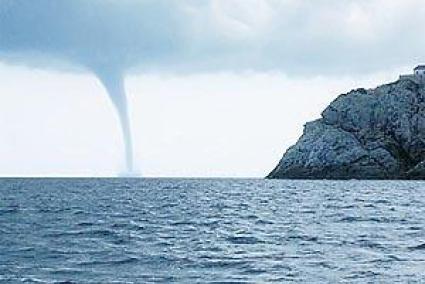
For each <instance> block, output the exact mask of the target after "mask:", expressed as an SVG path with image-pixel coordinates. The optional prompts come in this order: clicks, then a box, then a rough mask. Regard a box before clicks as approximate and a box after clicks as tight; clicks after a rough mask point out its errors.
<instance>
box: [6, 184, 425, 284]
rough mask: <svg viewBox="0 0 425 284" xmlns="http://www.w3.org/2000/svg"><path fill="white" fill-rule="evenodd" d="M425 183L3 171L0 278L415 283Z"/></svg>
mask: <svg viewBox="0 0 425 284" xmlns="http://www.w3.org/2000/svg"><path fill="white" fill-rule="evenodd" d="M424 211H425V182H418V181H411V182H410V181H276V180H272V181H269V180H248V179H235V180H232V179H0V283H21V282H25V283H170V282H178V283H223V282H227V283H265V282H276V283H282V282H283V283H285V282H295V283H336V282H341V283H376V282H379V283H407V282H409V283H421V282H422V281H423V280H424V279H425V230H424V224H425V212H424Z"/></svg>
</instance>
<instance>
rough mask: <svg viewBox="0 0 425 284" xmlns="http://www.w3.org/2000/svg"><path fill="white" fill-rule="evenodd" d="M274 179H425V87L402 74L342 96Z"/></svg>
mask: <svg viewBox="0 0 425 284" xmlns="http://www.w3.org/2000/svg"><path fill="white" fill-rule="evenodd" d="M268 178H292V179H425V85H423V84H421V83H418V82H416V81H415V80H410V79H403V78H402V79H400V80H398V81H396V82H394V83H391V84H387V85H383V86H380V87H378V88H376V89H373V90H365V89H357V90H353V91H351V92H349V93H347V94H343V95H340V96H339V97H338V98H337V99H336V100H334V101H333V102H332V103H331V104H330V105H329V106H328V107H327V108H326V109H325V110H324V111H323V112H322V117H321V118H320V119H318V120H316V121H313V122H309V123H307V124H306V125H305V127H304V133H303V135H302V136H301V138H300V139H299V140H298V142H297V143H296V144H295V145H294V146H292V147H290V148H289V149H288V150H287V152H286V153H285V154H284V156H283V158H282V159H281V161H280V162H279V164H278V165H277V166H276V168H275V169H274V170H273V171H272V172H271V173H270V174H269V175H268Z"/></svg>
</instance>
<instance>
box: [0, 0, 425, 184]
mask: <svg viewBox="0 0 425 284" xmlns="http://www.w3.org/2000/svg"><path fill="white" fill-rule="evenodd" d="M424 26H425V6H424V5H423V3H422V1H419V0H407V1H406V0H404V1H401V0H400V1H398V0H393V1H388V0H387V1H384V0H368V1H362V0H358V1H350V0H342V1H330V0H319V1H300V0H287V1H285V0H282V1H280V0H222V1H220V0H217V1H184V0H181V1H172V0H169V1H165V0H164V1H161V0H155V1H149V0H147V1H137V0H133V1H132V0H120V1H114V0H102V1H100V0H91V1H86V0H84V1H83V0H73V1H49V0H32V1H24V0H0V80H1V83H0V93H1V94H2V97H1V98H0V100H1V103H0V129H1V132H2V139H0V154H1V156H2V157H4V158H2V160H1V161H0V174H3V175H46V174H48V175H114V174H116V173H117V172H120V171H121V170H122V167H123V161H122V159H123V158H122V153H121V150H120V149H121V148H122V142H121V138H120V133H119V132H120V131H119V125H118V123H117V121H116V120H117V118H116V116H115V115H114V113H113V112H112V110H113V109H112V106H111V103H110V102H109V101H108V100H107V97H106V95H105V91H104V89H103V88H102V86H101V85H100V83H99V81H98V80H97V79H96V74H98V73H99V72H100V71H99V70H109V71H111V70H113V72H116V73H121V74H123V75H124V76H125V77H124V78H125V88H126V91H127V95H128V97H129V99H130V102H131V104H130V112H131V113H130V120H131V124H132V129H133V134H132V135H133V138H134V151H135V154H134V156H135V163H136V166H137V167H138V168H140V169H141V170H142V172H143V174H144V175H147V176H263V175H265V174H267V171H269V170H271V169H272V168H273V166H274V165H275V163H276V162H277V161H278V159H279V158H280V156H281V155H282V154H283V152H284V150H285V149H286V147H288V146H289V145H290V144H292V143H294V142H295V140H296V138H297V137H298V136H299V135H300V133H301V131H302V124H303V123H304V122H306V121H307V120H311V119H314V118H316V117H318V115H319V114H320V111H321V110H322V109H323V108H324V107H325V106H326V105H327V104H328V103H329V102H330V101H331V100H332V99H333V98H335V97H336V96H337V95H338V94H339V93H341V92H346V91H349V89H350V88H354V87H373V86H375V85H377V84H379V83H381V82H382V83H383V82H385V81H386V80H393V79H396V78H397V75H398V73H401V72H410V69H411V67H413V66H414V65H415V64H418V63H423V62H425V58H424V57H425V53H424V52H423V50H425V38H424V37H423V30H422V28H423V27H424Z"/></svg>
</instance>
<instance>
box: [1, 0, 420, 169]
mask: <svg viewBox="0 0 425 284" xmlns="http://www.w3.org/2000/svg"><path fill="white" fill-rule="evenodd" d="M388 19H391V20H388ZM424 24H425V8H424V6H423V5H422V2H421V1H420V0H403V1H402V0H395V1H386V0H367V1H366V0H364V1H363V0H344V1H328V0H318V1H314V2H312V1H292V0H282V1H281V0H216V1H208V0H205V1H193V0H119V1H117V0H72V1H71V0H62V1H54V0H31V1H28V0H0V61H2V62H5V63H9V64H22V65H26V66H30V67H36V68H45V69H53V70H63V71H69V72H89V73H92V74H95V75H96V76H97V78H98V79H99V80H100V81H101V82H102V84H103V86H104V87H105V89H106V91H107V93H108V94H109V98H110V100H111V101H112V103H113V105H114V107H115V109H116V112H117V114H118V118H119V121H120V124H121V129H122V134H123V140H124V144H125V157H126V165H127V171H128V172H131V171H133V170H134V166H133V154H132V151H133V149H132V139H131V131H130V123H129V114H128V112H129V107H128V104H127V98H126V94H125V87H124V79H125V76H126V74H128V73H134V72H139V73H171V74H178V75H181V74H188V73H199V72H209V73H211V72H222V71H230V72H240V71H246V70H248V71H254V72H269V71H277V72H281V73H286V74H290V75H293V76H324V75H325V76H327V75H332V76H337V75H338V76H339V75H341V74H364V73H367V72H375V71H379V70H382V69H383V68H396V67H399V66H402V65H413V64H416V63H418V62H425V56H424V55H423V49H424V48H425V39H424V38H423V37H422V27H423V26H424ZM401 35H402V36H403V40H400V36H401ZM382 46H385V47H386V48H385V49H382ZM365 63H367V64H365Z"/></svg>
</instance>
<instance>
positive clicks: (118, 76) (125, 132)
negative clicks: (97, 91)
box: [96, 70, 135, 175]
mask: <svg viewBox="0 0 425 284" xmlns="http://www.w3.org/2000/svg"><path fill="white" fill-rule="evenodd" d="M96 75H97V77H98V78H99V80H100V81H101V82H102V84H103V86H104V87H105V89H106V91H107V92H108V95H109V98H110V99H111V101H112V104H113V105H114V107H115V110H116V113H117V115H118V120H119V122H120V126H121V134H122V139H123V142H124V156H125V164H126V172H125V173H124V175H134V173H135V171H134V162H133V142H132V138H131V128H130V120H129V115H128V103H127V97H126V94H125V88H124V78H123V74H122V73H121V72H117V71H116V70H101V71H99V70H98V71H96Z"/></svg>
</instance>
